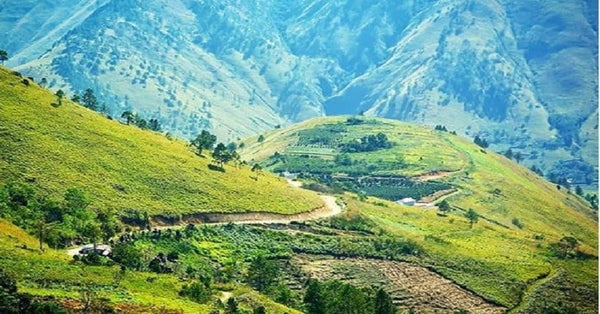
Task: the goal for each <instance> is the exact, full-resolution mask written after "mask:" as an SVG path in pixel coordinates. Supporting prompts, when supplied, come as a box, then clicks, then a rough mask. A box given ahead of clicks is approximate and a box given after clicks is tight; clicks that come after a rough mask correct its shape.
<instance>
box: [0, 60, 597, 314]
mask: <svg viewBox="0 0 600 314" xmlns="http://www.w3.org/2000/svg"><path fill="white" fill-rule="evenodd" d="M0 86H1V88H0V147H2V149H1V150H0V256H2V258H1V259H0V279H1V280H2V282H3V283H4V284H3V285H2V287H0V294H2V295H4V296H5V297H3V299H2V302H0V310H2V311H3V312H7V313H12V312H14V311H15V309H17V307H19V308H21V307H24V306H28V307H29V308H31V307H33V305H35V304H38V303H42V304H46V306H51V305H49V304H55V305H54V306H55V307H62V308H66V309H68V310H70V311H74V312H79V311H83V310H84V309H85V308H92V309H104V310H103V311H110V310H111V309H112V310H113V311H121V312H128V313H147V312H165V311H174V312H184V313H188V312H189V313H197V312H201V313H206V312H211V311H214V310H223V309H224V308H232V307H236V306H239V308H241V309H242V310H243V311H248V312H249V311H254V310H255V309H256V308H259V307H261V306H263V307H265V308H266V311H267V312H269V313H295V312H296V310H304V309H305V308H306V306H308V305H309V304H307V303H309V302H305V301H304V300H309V299H308V298H305V297H306V295H307V294H308V292H307V290H308V288H307V285H306V284H305V283H307V282H312V283H313V284H318V285H322V286H321V288H320V290H321V291H322V292H321V293H322V295H324V296H326V297H324V298H323V300H324V301H323V302H327V304H328V308H330V307H331V308H332V309H333V310H332V312H341V311H342V310H337V309H348V308H353V309H359V310H360V312H362V313H372V312H373V310H372V307H373V306H374V299H375V296H376V295H381V294H383V297H382V299H385V300H387V301H385V302H386V304H387V306H389V307H391V306H395V307H396V308H398V309H400V310H403V311H405V310H406V311H410V310H413V311H417V312H433V311H439V312H455V311H460V310H468V311H472V312H486V313H489V312H503V311H504V310H507V309H508V310H513V311H514V312H516V313H531V312H550V311H555V312H556V311H558V312H566V311H577V312H581V313H592V312H595V311H596V308H595V306H596V304H597V302H595V300H597V295H598V287H597V273H598V268H597V267H598V263H597V261H598V260H597V245H598V233H597V211H595V210H593V209H591V208H590V206H589V204H588V203H587V202H586V200H584V199H583V198H582V197H580V196H578V195H576V194H574V193H572V192H571V191H568V190H567V189H565V188H564V187H561V186H556V185H555V184H552V183H549V182H548V181H546V180H545V179H543V178H542V177H540V176H538V175H537V174H535V173H534V172H532V171H530V170H529V169H527V168H526V167H524V166H522V165H519V164H517V163H515V162H513V161H511V160H509V159H508V158H506V157H504V156H502V155H499V154H496V153H494V152H493V151H490V150H485V149H483V148H482V147H479V146H476V145H475V144H474V143H472V141H471V140H470V139H466V138H463V137H461V136H459V135H455V134H451V133H450V132H448V131H444V130H431V129H428V128H426V127H423V126H417V125H412V124H407V123H403V122H399V121H396V120H387V119H379V118H377V119H376V118H365V117H360V118H359V117H354V116H347V117H327V118H318V119H311V120H309V121H306V122H303V123H301V124H295V125H293V126H289V127H285V128H279V129H276V130H271V131H268V132H265V133H263V134H262V136H254V137H250V138H247V139H244V140H241V141H239V142H237V146H238V148H239V150H240V153H241V154H242V155H243V156H244V158H245V159H247V160H248V161H249V163H250V164H255V163H254V162H257V161H260V164H261V165H263V166H264V167H265V168H267V169H270V170H273V171H276V172H277V171H282V170H289V171H291V172H292V174H288V175H289V176H293V174H294V173H295V174H302V175H301V176H300V177H301V182H298V181H297V183H296V184H300V183H301V184H304V187H305V188H306V189H300V188H298V187H291V186H290V184H289V183H288V182H286V181H285V180H284V179H283V178H278V177H275V176H274V175H272V174H269V173H268V172H267V171H264V172H261V171H252V170H251V168H250V166H249V165H247V164H241V165H236V164H235V163H233V162H230V163H227V164H225V165H224V167H223V168H222V169H221V168H219V166H217V165H216V164H215V163H213V162H212V161H210V159H209V158H207V156H208V153H206V152H205V153H204V154H205V155H206V156H197V155H196V154H194V152H193V150H192V148H191V147H189V146H188V145H187V144H186V143H185V142H182V141H180V140H177V139H174V138H172V137H170V136H168V135H166V134H160V133H158V132H153V131H149V130H145V129H140V128H138V127H137V126H134V125H127V124H126V122H121V121H117V120H114V119H112V118H110V117H109V116H106V115H104V114H100V113H98V112H93V111H91V110H89V109H87V108H84V107H83V106H81V105H78V104H76V103H73V102H71V101H68V100H66V99H60V98H59V97H58V96H56V95H53V94H52V93H51V92H49V91H48V90H47V89H44V88H42V87H40V86H39V85H38V84H36V83H35V82H33V81H31V80H30V79H28V78H26V77H24V76H23V75H21V74H20V73H18V72H16V71H10V70H7V69H4V68H0ZM438 129H439V128H438ZM309 190H317V191H320V192H321V193H332V194H335V195H326V196H324V195H321V197H319V196H317V195H316V193H315V192H314V191H309ZM354 192H357V193H354ZM408 196H410V197H414V198H415V199H418V200H419V203H418V204H416V206H409V205H410V200H409V201H408V202H407V203H406V204H409V205H403V204H398V203H397V202H393V201H390V200H397V198H400V197H408ZM321 198H326V199H328V200H331V202H328V204H327V206H335V207H337V208H339V211H337V212H336V214H337V215H336V216H335V217H322V218H321V219H315V218H318V217H315V216H303V218H302V219H299V220H298V221H290V220H291V219H290V220H287V221H285V222H284V223H281V222H280V221H277V220H273V219H271V218H260V215H259V214H258V213H256V212H265V211H266V212H270V213H280V214H291V213H300V212H306V211H309V210H311V209H313V208H315V207H318V206H322V203H323V202H322V200H321ZM329 203H334V205H331V204H329ZM443 204H445V205H443ZM215 212H218V213H221V214H222V216H221V217H224V218H227V217H235V215H239V212H250V213H251V215H252V216H251V217H253V218H251V220H250V221H247V223H251V224H249V225H248V224H240V225H237V224H234V223H227V224H223V222H226V221H227V219H222V220H216V222H221V223H220V224H205V223H203V222H204V221H205V220H206V219H203V217H206V215H207V213H208V214H213V213H215ZM262 214H264V213H262ZM203 215H205V216H203ZM232 215H233V216H232ZM273 216H274V215H271V216H269V217H273ZM256 217H259V218H256ZM276 217H278V216H276ZM288 217H290V216H288ZM293 217H298V215H295V216H293ZM209 220H210V219H209ZM194 223H196V224H194ZM160 224H163V225H162V226H161V225H160ZM171 224H175V226H172V225H171ZM151 225H152V226H153V227H155V228H154V229H152V228H150V227H151ZM168 225H170V226H168ZM149 229H152V230H149ZM100 241H103V242H104V243H109V244H110V245H111V247H112V248H113V250H112V253H111V254H109V256H108V257H103V256H97V255H88V256H81V255H77V252H79V251H80V249H81V248H82V247H81V246H80V245H81V244H83V243H99V242H100ZM81 242H83V243H81ZM67 247H69V248H71V250H66V248H67ZM68 254H71V255H72V254H75V256H74V257H72V256H69V255H68ZM257 278H258V279H257ZM259 279H260V280H259ZM309 279H313V281H309ZM314 280H318V281H317V283H315V281H314ZM11 282H12V284H11ZM309 285H310V283H309ZM13 286H14V289H13V288H11V287H13ZM327 287H331V289H326V288H327ZM377 289H379V290H377ZM317 290H319V289H317ZM375 292H377V293H375ZM313 297H314V296H313ZM378 299H379V298H378ZM230 300H231V301H230ZM223 303H225V305H224V304H223ZM11 304H12V306H11ZM28 304H31V305H28ZM36 306H39V304H38V305H36ZM5 309H7V310H5ZM23 312H25V311H23Z"/></svg>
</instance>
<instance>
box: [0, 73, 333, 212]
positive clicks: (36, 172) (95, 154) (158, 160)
mask: <svg viewBox="0 0 600 314" xmlns="http://www.w3.org/2000/svg"><path fill="white" fill-rule="evenodd" d="M24 82H27V83H28V84H24ZM0 86H2V87H1V88H0V147H2V149H0V178H2V179H1V182H0V183H1V184H2V185H4V184H6V183H7V182H9V181H15V182H22V183H27V184H31V185H33V186H34V187H35V188H36V189H37V190H38V191H39V192H40V193H42V194H43V195H47V196H50V197H52V198H59V197H60V196H62V195H63V194H64V192H65V191H66V190H67V189H69V188H78V189H80V190H83V191H84V192H86V193H87V194H89V195H90V196H91V197H92V199H93V200H92V205H91V206H92V207H93V208H95V209H98V208H103V209H110V210H113V211H115V212H116V213H118V214H119V215H124V214H125V213H126V212H129V211H132V210H134V211H138V212H147V213H148V214H149V215H150V216H153V215H162V216H168V217H173V218H177V217H181V215H185V214H193V213H201V212H256V211H261V212H277V213H284V214H285V213H287V214H290V213H299V212H305V211H309V210H311V209H314V208H316V207H319V206H321V205H322V202H321V200H320V199H319V198H318V196H317V195H316V194H313V193H307V192H300V191H297V189H295V188H293V187H290V186H289V185H288V184H287V183H286V182H285V181H284V180H282V179H280V178H276V177H274V176H272V175H268V174H261V175H258V176H257V175H256V174H255V173H253V172H251V170H250V167H249V166H240V167H238V166H235V165H233V164H231V165H225V171H224V172H222V171H217V170H218V169H217V170H214V169H215V168H214V167H213V170H211V169H210V167H209V166H210V163H211V158H210V152H205V153H204V155H206V156H200V157H199V156H197V155H195V154H194V153H193V151H192V148H190V147H188V146H187V145H186V143H184V142H182V141H180V140H174V139H170V138H169V137H167V136H164V135H162V134H158V133H153V132H150V131H145V130H141V129H138V128H137V127H135V126H132V125H125V124H124V123H122V122H119V121H115V120H112V119H107V118H106V117H104V116H102V115H101V114H98V113H96V112H92V111H90V110H88V109H86V108H83V107H82V106H79V105H76V104H74V103H72V102H70V101H66V100H63V101H62V105H61V106H56V103H57V97H56V96H54V95H52V94H51V93H50V92H49V91H47V90H45V89H43V88H40V87H38V86H37V85H36V84H35V83H33V82H30V81H28V80H27V79H23V78H21V77H19V76H17V75H15V74H14V73H11V71H8V70H6V69H4V68H3V69H1V70H0ZM52 104H54V105H52Z"/></svg>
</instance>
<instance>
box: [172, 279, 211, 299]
mask: <svg viewBox="0 0 600 314" xmlns="http://www.w3.org/2000/svg"><path fill="white" fill-rule="evenodd" d="M179 295H180V296H183V297H187V298H188V299H190V300H192V301H194V302H197V303H206V302H208V301H209V300H210V297H211V296H212V291H211V289H210V285H206V284H204V283H200V282H194V283H192V284H190V285H184V286H183V287H182V288H181V291H179Z"/></svg>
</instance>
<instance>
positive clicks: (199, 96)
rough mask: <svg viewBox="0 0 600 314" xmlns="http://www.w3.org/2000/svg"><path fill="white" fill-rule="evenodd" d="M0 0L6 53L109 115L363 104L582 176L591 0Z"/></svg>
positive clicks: (590, 104)
mask: <svg viewBox="0 0 600 314" xmlns="http://www.w3.org/2000/svg"><path fill="white" fill-rule="evenodd" d="M9 2H11V3H9V5H6V6H3V7H2V8H0V33H2V34H6V36H5V37H4V40H3V43H2V45H3V46H4V47H0V48H1V49H5V50H8V51H9V53H10V55H11V59H10V60H9V62H8V63H7V64H8V65H9V66H13V67H17V69H19V70H20V71H23V72H25V73H27V74H28V75H33V76H35V77H38V78H41V77H46V78H47V79H48V82H49V86H50V87H51V88H55V89H57V88H63V89H65V90H67V91H70V92H71V93H72V92H73V91H80V90H82V89H85V88H88V87H92V88H93V89H94V90H95V91H96V94H97V95H98V96H99V98H100V99H101V100H102V101H104V102H105V103H106V104H107V105H108V106H109V108H110V110H111V113H112V114H113V115H119V114H120V112H122V111H124V110H126V109H128V110H129V109H133V110H134V111H137V112H139V113H140V114H142V115H143V116H145V117H147V118H158V119H159V120H160V121H161V122H162V123H163V125H164V126H165V129H167V130H168V131H170V132H173V133H175V134H177V135H179V136H182V137H184V138H189V137H191V136H193V135H194V134H196V133H198V132H199V131H200V130H202V129H204V128H209V129H211V130H213V131H214V132H215V133H217V135H218V136H219V137H220V139H221V140H222V141H230V140H235V139H236V138H237V137H239V136H246V135H250V134H254V133H257V132H260V131H263V130H266V129H269V128H272V127H273V126H275V125H278V124H287V123H291V122H294V121H300V120H303V119H306V118H309V117H314V116H320V115H324V114H339V113H346V114H356V113H358V112H364V113H365V114H366V115H377V116H383V117H390V118H396V119H402V120H408V121H414V122H417V123H421V124H427V125H432V126H433V125H437V124H444V125H446V127H447V128H448V129H450V130H456V131H457V132H459V133H462V134H467V135H468V136H474V135H480V136H483V137H485V138H486V139H487V141H488V142H490V143H491V144H492V145H491V147H492V148H493V149H495V150H505V149H507V148H509V147H511V148H512V149H513V150H516V151H520V152H522V153H523V154H524V155H525V156H526V161H525V163H526V164H530V165H533V164H535V165H537V166H538V167H542V169H544V170H546V171H550V172H551V171H555V172H557V173H558V174H559V175H561V176H564V175H566V173H564V171H563V170H564V169H565V168H567V165H566V164H564V162H565V161H567V162H568V163H574V162H575V163H577V164H578V165H579V166H578V169H585V170H584V171H581V172H577V173H572V174H570V175H571V177H572V179H573V180H574V181H576V182H582V183H583V182H585V183H591V182H592V181H594V178H595V177H596V176H595V175H594V172H595V171H596V170H595V169H597V160H598V155H597V147H598V146H597V145H598V138H597V127H598V122H597V121H598V118H597V117H598V104H597V103H598V99H597V86H598V80H597V74H596V73H597V70H598V64H597V53H598V49H597V12H598V8H597V6H598V4H597V2H595V1H583V0H569V1H558V0H551V1H539V0H538V1H536V0H526V1H516V0H485V1H484V0H470V1H458V0H445V1H432V0H409V1H401V2H400V3H398V1H391V0H385V1H376V2H364V3H356V2H355V1H349V0H337V1H330V0H327V1H326V0H303V1H275V0H257V1H241V0H219V1H216V0H206V1H193V0H174V1H165V0H149V1H124V0H95V1H92V0H80V1H66V0H55V1H9ZM590 169H591V170H590Z"/></svg>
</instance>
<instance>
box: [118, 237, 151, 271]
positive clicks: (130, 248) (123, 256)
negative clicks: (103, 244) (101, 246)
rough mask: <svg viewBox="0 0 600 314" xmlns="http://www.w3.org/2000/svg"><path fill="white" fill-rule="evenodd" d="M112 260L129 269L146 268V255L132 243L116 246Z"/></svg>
mask: <svg viewBox="0 0 600 314" xmlns="http://www.w3.org/2000/svg"><path fill="white" fill-rule="evenodd" d="M112 259H113V260H114V261H115V262H117V263H120V264H121V266H123V267H125V268H128V269H134V270H141V269H142V268H143V267H144V253H142V251H141V250H140V249H138V248H137V247H136V246H135V245H134V244H130V243H120V244H117V245H115V246H114V247H113V248H112Z"/></svg>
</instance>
